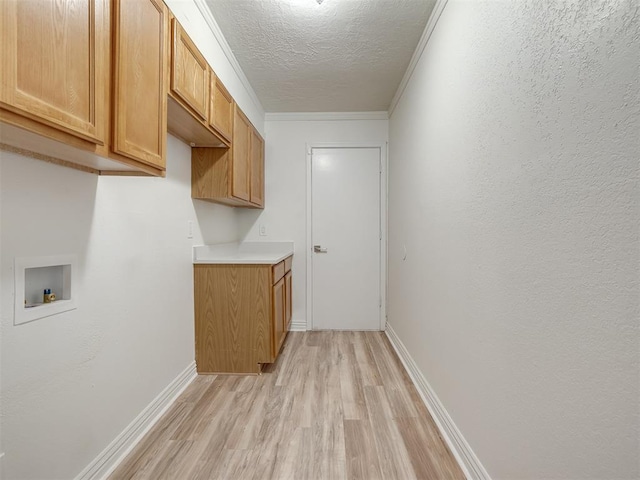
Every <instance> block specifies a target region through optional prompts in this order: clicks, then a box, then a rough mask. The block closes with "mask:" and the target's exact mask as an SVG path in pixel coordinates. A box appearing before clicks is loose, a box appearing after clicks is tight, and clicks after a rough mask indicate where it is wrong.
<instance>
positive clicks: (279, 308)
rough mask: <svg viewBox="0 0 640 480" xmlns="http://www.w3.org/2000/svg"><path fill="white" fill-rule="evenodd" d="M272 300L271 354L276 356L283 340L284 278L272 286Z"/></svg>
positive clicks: (284, 332)
mask: <svg viewBox="0 0 640 480" xmlns="http://www.w3.org/2000/svg"><path fill="white" fill-rule="evenodd" d="M272 296H273V301H272V308H273V310H272V314H271V315H272V316H271V318H272V322H273V323H272V325H273V356H274V357H276V356H277V354H278V352H279V351H280V347H282V344H283V342H284V339H285V336H286V333H287V332H286V330H285V329H284V324H285V320H284V318H285V317H284V305H285V298H284V278H281V279H280V280H278V282H276V284H275V285H274V286H273V292H272Z"/></svg>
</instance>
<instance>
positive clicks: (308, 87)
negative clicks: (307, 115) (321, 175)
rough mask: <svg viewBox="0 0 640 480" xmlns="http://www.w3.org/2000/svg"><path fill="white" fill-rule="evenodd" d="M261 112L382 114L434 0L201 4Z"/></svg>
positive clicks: (214, 0) (210, 0) (219, 0)
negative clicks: (248, 83) (212, 18)
mask: <svg viewBox="0 0 640 480" xmlns="http://www.w3.org/2000/svg"><path fill="white" fill-rule="evenodd" d="M206 1H207V4H208V5H209V6H210V8H211V10H212V12H213V14H214V15H215V17H216V20H217V21H218V24H219V25H220V28H221V29H222V31H223V32H224V35H225V37H226V38H227V40H228V41H229V44H230V45H231V48H233V51H234V53H235V55H236V57H237V58H238V61H239V62H240V64H241V65H242V68H243V69H244V71H245V73H246V74H247V77H248V78H249V80H250V81H251V85H253V87H254V88H255V90H256V92H257V93H258V95H259V96H260V99H261V100H262V102H263V104H264V107H265V109H266V111H268V112H345V111H346V112H359V111H380V110H387V108H388V107H389V102H390V101H391V98H392V97H393V94H394V93H395V91H396V89H397V88H398V83H400V80H401V78H402V74H403V73H404V71H405V70H406V68H407V65H408V64H409V60H410V59H411V54H412V53H413V50H414V49H415V47H416V44H417V43H418V40H419V39H420V34H421V33H422V30H423V29H424V25H425V23H426V22H427V19H428V18H429V14H430V12H431V10H432V9H433V6H434V5H435V0H394V1H389V0H348V1H344V0H326V1H324V2H323V3H322V4H321V5H318V3H317V2H316V1H315V0H259V1H256V0H206Z"/></svg>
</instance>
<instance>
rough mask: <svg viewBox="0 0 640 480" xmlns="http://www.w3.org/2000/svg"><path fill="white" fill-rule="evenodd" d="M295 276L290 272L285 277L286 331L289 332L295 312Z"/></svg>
mask: <svg viewBox="0 0 640 480" xmlns="http://www.w3.org/2000/svg"><path fill="white" fill-rule="evenodd" d="M292 288H293V276H292V274H291V271H288V272H287V274H286V275H285V276H284V331H285V332H288V331H289V329H290V328H291V315H292V313H291V312H292V310H293V302H292V297H293V290H292Z"/></svg>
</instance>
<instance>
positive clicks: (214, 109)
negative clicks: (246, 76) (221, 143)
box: [209, 71, 233, 142]
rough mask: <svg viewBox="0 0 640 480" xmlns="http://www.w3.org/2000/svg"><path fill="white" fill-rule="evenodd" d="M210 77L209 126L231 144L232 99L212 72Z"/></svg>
mask: <svg viewBox="0 0 640 480" xmlns="http://www.w3.org/2000/svg"><path fill="white" fill-rule="evenodd" d="M210 75H211V104H210V106H209V125H210V126H211V127H212V128H213V129H215V130H216V131H217V132H218V133H219V134H220V135H222V136H223V137H224V138H225V139H226V140H227V141H229V142H231V140H232V136H233V97H232V96H231V94H230V93H229V92H228V91H227V89H226V88H225V86H224V85H223V84H222V82H221V81H220V79H219V78H218V77H217V76H216V74H215V73H213V71H211V72H210Z"/></svg>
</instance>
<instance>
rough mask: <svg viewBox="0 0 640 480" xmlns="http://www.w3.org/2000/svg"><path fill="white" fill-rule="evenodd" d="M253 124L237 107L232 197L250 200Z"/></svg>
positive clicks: (232, 164) (234, 129) (234, 131)
mask: <svg viewBox="0 0 640 480" xmlns="http://www.w3.org/2000/svg"><path fill="white" fill-rule="evenodd" d="M250 136H251V123H250V122H249V120H248V119H247V117H245V116H244V113H242V111H241V110H240V109H239V108H238V107H237V106H236V108H235V111H234V119H233V146H232V147H231V148H232V157H233V160H232V162H231V196H233V197H235V198H239V199H241V200H246V201H247V202H248V201H249V200H250V193H249V192H250V188H251V186H250V180H251V177H250V175H251V173H250V172H251V166H250V164H249V152H250V148H251V147H250V141H251V139H250Z"/></svg>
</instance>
